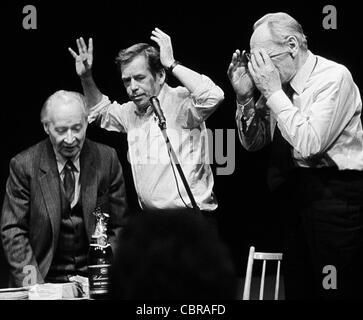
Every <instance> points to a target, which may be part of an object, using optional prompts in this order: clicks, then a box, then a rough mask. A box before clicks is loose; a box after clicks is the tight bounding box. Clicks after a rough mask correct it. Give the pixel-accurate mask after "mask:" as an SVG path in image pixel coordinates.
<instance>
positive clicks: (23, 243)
mask: <svg viewBox="0 0 363 320" xmlns="http://www.w3.org/2000/svg"><path fill="white" fill-rule="evenodd" d="M41 121H42V123H43V126H44V130H45V132H46V133H47V134H48V136H49V137H48V138H47V139H46V140H44V141H41V142H39V143H38V144H36V145H35V146H32V147H31V148H29V149H27V150H25V151H23V152H21V153H20V154H18V155H17V156H15V157H14V158H13V159H11V161H10V174H9V178H8V180H7V184H6V194H5V199H4V204H3V210H2V215H1V229H0V231H1V238H2V243H3V247H4V252H5V256H6V258H7V261H8V264H9V266H10V286H16V287H18V286H24V285H29V284H34V283H43V282H66V281H68V279H69V277H70V276H74V275H82V276H87V252H88V247H89V242H90V238H91V235H92V233H93V231H94V228H95V217H94V215H93V214H92V212H93V211H94V210H95V208H97V207H100V208H101V209H102V210H106V211H107V212H108V213H109V214H110V219H109V223H108V237H109V241H110V243H111V246H112V248H113V249H114V248H115V244H116V243H115V241H116V239H117V236H118V234H119V232H120V230H121V228H122V225H123V223H124V219H125V212H126V208H127V204H126V195H125V185H124V179H123V174H122V168H121V165H120V162H119V160H118V158H117V154H116V151H115V150H114V149H112V148H110V147H107V146H105V145H102V144H99V143H95V142H92V141H90V140H88V139H86V129H87V109H86V106H85V100H84V98H83V96H82V95H81V94H79V93H77V92H68V91H57V92H55V93H54V94H53V95H51V96H50V97H49V98H48V99H47V101H46V102H45V104H44V106H43V109H42V112H41ZM29 275H30V277H29ZM29 279H30V282H29Z"/></svg>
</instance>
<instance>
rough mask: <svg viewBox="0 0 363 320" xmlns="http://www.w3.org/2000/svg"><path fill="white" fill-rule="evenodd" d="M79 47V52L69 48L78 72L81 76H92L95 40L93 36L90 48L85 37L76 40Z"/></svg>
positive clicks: (90, 40) (89, 41)
mask: <svg viewBox="0 0 363 320" xmlns="http://www.w3.org/2000/svg"><path fill="white" fill-rule="evenodd" d="M76 42H77V47H78V54H77V53H76V52H74V51H73V50H72V49H71V48H68V50H69V52H70V53H71V55H72V56H73V58H74V60H75V65H76V72H77V74H78V75H79V76H80V77H87V76H90V75H91V73H92V63H93V41H92V38H90V39H89V40H88V48H87V45H86V43H85V42H84V40H83V38H82V37H81V38H79V39H77V40H76Z"/></svg>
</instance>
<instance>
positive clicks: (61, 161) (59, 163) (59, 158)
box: [53, 148, 80, 174]
mask: <svg viewBox="0 0 363 320" xmlns="http://www.w3.org/2000/svg"><path fill="white" fill-rule="evenodd" d="M53 149H54V148H53ZM54 153H55V158H56V160H57V167H58V172H59V174H61V173H62V171H63V169H64V166H65V165H66V162H67V160H68V159H66V158H64V157H63V156H62V155H60V154H59V153H58V152H57V151H56V150H55V149H54ZM70 160H71V161H72V162H73V164H74V166H75V168H76V170H77V172H80V162H79V154H78V155H77V156H76V157H75V158H73V159H70Z"/></svg>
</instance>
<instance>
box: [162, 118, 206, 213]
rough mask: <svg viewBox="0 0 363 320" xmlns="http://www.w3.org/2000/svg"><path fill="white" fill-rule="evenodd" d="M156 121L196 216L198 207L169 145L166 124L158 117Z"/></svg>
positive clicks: (198, 210) (198, 211)
mask: <svg viewBox="0 0 363 320" xmlns="http://www.w3.org/2000/svg"><path fill="white" fill-rule="evenodd" d="M158 121H159V123H158V125H159V128H160V130H161V133H162V135H163V137H164V140H165V143H166V147H167V149H168V155H169V157H170V160H171V161H172V162H174V164H175V166H176V168H177V170H178V172H179V175H180V178H181V180H182V181H183V184H184V188H185V190H186V191H187V194H188V196H189V199H190V202H191V204H192V206H193V209H194V211H195V213H197V214H198V213H200V208H199V207H198V205H197V203H196V201H195V199H194V196H193V194H192V191H191V190H190V187H189V184H188V181H187V179H186V178H185V175H184V172H183V169H182V167H181V165H180V163H179V161H178V157H177V156H176V153H175V151H174V149H173V146H172V145H171V143H170V140H169V137H168V135H167V133H166V122H165V121H161V119H160V118H159V117H158Z"/></svg>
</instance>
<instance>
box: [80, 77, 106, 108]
mask: <svg viewBox="0 0 363 320" xmlns="http://www.w3.org/2000/svg"><path fill="white" fill-rule="evenodd" d="M81 84H82V88H83V93H84V95H85V96H86V100H87V106H88V108H92V107H93V106H95V105H96V104H98V103H99V102H101V100H102V93H101V91H100V90H99V89H98V87H97V85H96V83H95V81H94V80H93V77H92V76H89V77H81Z"/></svg>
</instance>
